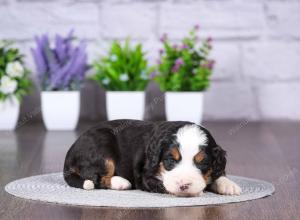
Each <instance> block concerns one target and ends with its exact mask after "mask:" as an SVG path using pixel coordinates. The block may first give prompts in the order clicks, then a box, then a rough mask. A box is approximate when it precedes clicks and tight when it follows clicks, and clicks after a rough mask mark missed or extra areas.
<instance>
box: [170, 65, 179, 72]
mask: <svg viewBox="0 0 300 220" xmlns="http://www.w3.org/2000/svg"><path fill="white" fill-rule="evenodd" d="M179 69H180V66H177V65H174V66H173V67H172V70H171V71H172V72H173V73H176V72H178V70H179Z"/></svg>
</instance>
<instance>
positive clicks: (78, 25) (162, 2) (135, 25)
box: [0, 0, 300, 120]
mask: <svg viewBox="0 0 300 220" xmlns="http://www.w3.org/2000/svg"><path fill="white" fill-rule="evenodd" d="M195 24H200V29H201V31H200V37H201V38H203V37H207V36H212V37H213V38H214V39H215V40H214V49H213V52H212V55H211V56H212V57H213V58H214V59H216V61H217V63H216V68H215V71H214V75H213V77H212V78H213V82H212V87H211V88H210V89H209V90H208V91H207V93H206V97H205V119H206V120H209V119H216V120H217V119H242V118H245V119H247V120H260V119H263V120H269V119H289V120H300V111H299V110H298V109H300V101H299V100H300V99H299V98H300V1H299V0H285V1H283V0H251V1H246V0H211V1H208V0H101V1H97V0H52V1H44V0H0V38H8V39H14V40H16V41H17V45H18V46H19V47H20V49H21V50H22V52H23V53H25V54H26V55H29V56H27V57H26V61H27V63H28V64H29V66H30V67H33V62H32V59H31V56H30V52H29V49H30V47H32V45H33V42H32V37H33V35H34V34H39V33H43V32H50V33H51V34H54V33H57V32H58V33H67V32H68V31H69V30H70V29H71V28H74V29H75V30H76V34H77V36H79V37H80V38H85V39H87V40H88V42H89V45H88V52H89V60H90V61H93V60H94V59H95V57H98V56H101V55H103V54H105V53H106V51H107V50H108V48H109V44H110V42H111V40H113V39H120V40H124V39H125V38H126V37H128V36H131V38H132V39H133V40H134V42H142V43H143V44H144V48H145V49H146V50H148V57H149V59H150V63H154V62H155V60H156V59H157V56H158V52H157V50H158V49H159V48H160V47H161V44H160V42H159V37H160V35H161V34H162V33H168V35H169V36H170V38H171V39H172V40H173V41H174V42H178V40H179V39H180V38H181V37H182V36H184V35H185V34H186V33H187V31H188V30H189V29H190V28H191V27H193V26H194V25H195ZM153 88H154V87H153ZM155 88H156V87H155ZM91 89H92V88H87V90H91ZM28 99H29V100H30V97H29V98H27V100H28ZM35 101H36V102H38V101H37V100H30V101H29V103H34V102H35ZM97 108H98V107H97ZM25 109H26V108H25ZM28 109H29V108H28ZM159 109H160V108H159ZM101 111H102V110H101ZM83 112H90V111H83Z"/></svg>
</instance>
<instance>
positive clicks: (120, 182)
mask: <svg viewBox="0 0 300 220" xmlns="http://www.w3.org/2000/svg"><path fill="white" fill-rule="evenodd" d="M110 188H111V189H115V190H125V189H130V188H131V183H130V182H129V181H128V180H127V179H124V178H123V177H120V176H113V177H112V178H111V180H110Z"/></svg>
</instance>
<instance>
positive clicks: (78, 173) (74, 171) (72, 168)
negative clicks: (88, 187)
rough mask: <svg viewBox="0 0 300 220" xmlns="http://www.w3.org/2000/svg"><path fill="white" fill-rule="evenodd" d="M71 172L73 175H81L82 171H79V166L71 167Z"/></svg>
mask: <svg viewBox="0 0 300 220" xmlns="http://www.w3.org/2000/svg"><path fill="white" fill-rule="evenodd" d="M70 173H71V174H73V175H77V176H80V172H79V169H78V168H77V167H71V168H70Z"/></svg>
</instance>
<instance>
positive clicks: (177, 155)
mask: <svg viewBox="0 0 300 220" xmlns="http://www.w3.org/2000/svg"><path fill="white" fill-rule="evenodd" d="M171 155H172V157H173V158H174V160H176V161H178V160H179V159H180V152H179V150H178V148H177V147H173V148H172V149H171Z"/></svg>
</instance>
